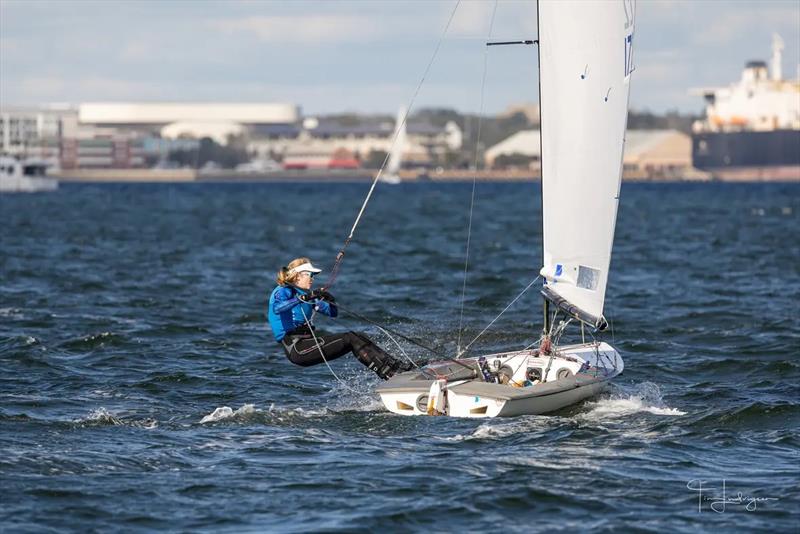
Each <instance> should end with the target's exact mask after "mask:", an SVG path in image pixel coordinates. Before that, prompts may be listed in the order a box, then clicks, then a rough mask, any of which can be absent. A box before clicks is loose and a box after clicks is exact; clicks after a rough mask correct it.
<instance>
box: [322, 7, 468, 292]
mask: <svg viewBox="0 0 800 534" xmlns="http://www.w3.org/2000/svg"><path fill="white" fill-rule="evenodd" d="M460 4H461V0H458V1H457V2H456V5H455V6H453V11H452V12H451V13H450V18H448V19H447V24H446V25H445V27H444V30H443V31H442V34H441V35H440V36H439V42H438V43H436V48H435V49H434V51H433V55H431V59H430V61H428V65H427V67H425V72H424V73H423V74H422V78H421V79H420V81H419V83H418V84H417V88H416V90H415V91H414V95H413V96H412V97H411V101H410V102H409V104H408V106H406V113H405V115H404V116H403V121H402V122H401V123H400V127H399V128H396V131H395V133H394V137H393V138H392V143H391V145H390V147H389V152H387V153H386V157H385V158H383V164H381V168H380V169H379V170H378V174H376V175H375V179H374V180H372V185H371V186H370V188H369V192H368V193H367V197H366V198H365V199H364V203H363V204H361V209H360V210H359V211H358V215H357V216H356V220H355V222H354V223H353V227H352V228H350V234H349V235H348V236H347V239H345V240H344V244H343V245H342V248H341V249H339V253H338V254H336V261H335V262H334V264H333V268H332V269H331V275H330V277H328V280H327V281H326V283H325V289H326V290H327V289H328V288H330V287H331V286H332V285H333V283H334V282H335V281H336V277H337V275H338V274H339V268H340V267H341V264H342V260H343V259H344V252H345V250H346V249H347V247H348V246H350V241H352V239H353V235H355V232H356V227H358V223H359V222H361V216H362V215H364V210H366V209H367V204H368V203H369V201H370V199H371V198H372V192H373V191H375V186H376V185H377V184H378V181H380V178H381V175H382V174H383V169H384V168H385V167H386V164H387V163H388V161H389V154H391V152H392V148H394V145H395V143H396V142H397V137H398V136H399V135H400V131H402V129H403V126H405V124H406V120H407V119H408V116H409V114H410V113H411V109H412V108H413V106H414V101H415V100H416V99H417V95H419V91H420V89H422V85H423V84H424V83H425V79H426V78H427V77H428V73H429V72H430V69H431V66H432V65H433V62H434V60H435V59H436V56H437V55H438V54H439V49H440V48H441V46H442V42H443V41H444V37H445V35H447V30H448V29H449V28H450V23H451V22H453V17H455V15H456V11H457V10H458V6H459V5H460Z"/></svg>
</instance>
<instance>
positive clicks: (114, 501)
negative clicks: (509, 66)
mask: <svg viewBox="0 0 800 534" xmlns="http://www.w3.org/2000/svg"><path fill="white" fill-rule="evenodd" d="M470 187H471V186H470V185H469V184H448V185H435V184H418V185H406V184H404V185H401V186H394V187H384V186H381V187H380V188H379V189H378V190H377V192H376V196H375V198H374V200H373V202H372V203H371V204H370V206H369V209H368V211H367V214H366V216H365V218H364V220H363V222H362V224H361V226H360V227H359V230H358V232H357V234H356V239H355V241H354V242H353V244H352V246H351V247H350V249H349V250H348V254H347V256H346V259H345V263H344V267H343V271H342V274H341V276H340V278H339V281H338V282H337V284H336V285H335V286H334V288H333V289H334V292H335V293H336V295H337V297H338V298H339V300H340V301H341V302H342V304H343V306H345V307H347V308H350V309H353V310H355V311H357V312H359V313H361V314H363V315H366V316H368V317H370V318H372V319H373V320H376V321H379V322H381V323H385V324H388V325H390V326H391V327H393V328H395V329H397V330H401V331H403V332H406V333H410V334H411V335H413V336H416V337H419V338H420V339H424V340H426V341H427V342H429V343H432V344H440V345H445V346H446V347H447V348H448V350H454V349H455V345H456V334H455V332H456V330H457V325H458V310H459V299H460V292H461V272H462V270H463V253H464V242H465V230H466V215H467V206H468V203H469V193H470ZM365 192H366V186H365V185H364V184H361V185H357V184H339V185H332V184H327V185H312V184H305V185H291V186H290V185H277V184H272V185H270V184H252V185H198V184H186V185H80V186H78V185H66V186H63V187H62V189H61V190H59V191H58V192H57V193H54V194H43V195H28V196H25V195H20V196H3V197H0V213H2V220H3V224H2V229H1V230H0V236H2V257H1V261H2V263H0V269H1V270H2V287H1V288H0V361H1V362H2V376H0V487H2V490H0V495H2V503H3V504H2V507H0V521H1V523H0V525H1V526H0V529H2V530H4V531H17V530H29V531H37V532H38V531H43V530H47V529H52V530H62V529H69V530H81V531H83V530H87V529H94V530H124V531H136V530H150V529H158V530H215V531H216V530H227V531H236V532H238V531H242V530H260V531H263V530H279V531H331V530H342V531H354V530H365V531H369V530H378V529H379V528H380V529H385V528H389V529H391V530H423V529H438V530H446V531H453V530H489V529H498V528H502V529H504V530H511V531H531V530H534V531H536V530H552V529H563V530H569V531H583V530H589V529H591V530H596V531H610V530H612V529H623V530H626V531H627V530H638V531H652V532H656V531H663V530H665V529H670V530H674V531H677V532H696V531H698V530H711V529H721V530H723V531H728V530H754V529H767V528H769V529H770V530H771V531H774V532H781V531H783V532H786V531H795V532H796V531H797V527H798V522H799V521H800V489H798V488H799V487H800V484H798V482H799V481H800V467H799V466H800V433H798V428H800V406H799V405H798V403H800V360H798V347H800V305H798V302H800V276H799V275H800V238H798V235H800V234H798V229H800V224H799V223H800V187H798V185H779V184H772V185H746V184H735V185H733V184H732V185H726V184H704V185H700V184H697V185H692V184H689V185H679V184H658V185H631V184H625V185H624V186H623V192H622V203H621V207H620V219H619V224H618V232H617V238H616V248H615V252H614V254H615V255H614V259H613V265H612V267H613V269H612V276H611V281H610V285H609V292H608V306H607V310H608V316H609V318H610V319H611V322H612V323H613V327H614V332H613V335H611V334H609V335H607V336H606V338H607V339H608V340H609V341H613V342H614V344H615V345H616V346H617V348H618V349H619V350H620V352H621V353H622V354H623V356H624V358H625V360H626V370H625V374H624V375H623V376H622V377H620V379H618V380H617V381H616V384H615V386H614V387H613V389H612V390H611V391H609V392H608V393H607V394H605V395H604V396H603V397H601V398H599V399H594V400H591V401H588V402H586V403H584V404H582V405H580V406H576V407H572V408H569V409H566V410H564V411H562V412H560V413H557V414H555V415H553V416H547V417H544V416H540V417H533V416H531V417H518V418H513V419H503V420H483V421H481V420H457V419H449V418H428V417H425V418H404V417H400V416H395V415H390V414H389V413H387V412H386V411H384V410H383V409H382V406H381V404H380V402H379V400H378V399H377V397H376V396H375V395H374V394H372V393H371V390H372V388H374V387H375V386H376V385H377V383H378V381H377V379H376V378H374V377H372V376H370V375H369V374H367V373H365V372H364V371H363V370H362V368H360V366H359V365H358V364H357V362H355V361H346V360H339V361H337V362H336V363H334V364H333V365H334V369H335V370H336V372H337V374H339V375H340V376H342V377H343V378H344V379H345V380H347V382H348V384H349V386H348V388H352V389H355V390H357V391H359V392H361V394H354V393H352V392H351V391H350V389H348V388H345V387H344V386H342V385H340V384H338V383H337V382H336V380H335V379H334V378H333V377H332V376H331V375H330V373H329V371H328V370H327V369H326V368H325V367H324V366H321V367H316V368H308V369H302V368H299V367H295V366H293V365H291V364H290V363H289V362H288V361H287V360H286V359H285V357H284V356H283V354H282V352H281V350H280V348H279V347H278V345H276V344H275V343H274V341H272V340H271V338H270V335H269V332H268V329H267V328H266V326H265V321H264V310H265V301H266V298H267V295H268V291H269V290H270V289H271V288H272V286H273V283H272V278H273V276H274V272H275V271H276V270H277V269H278V268H279V267H280V266H281V265H284V264H285V263H286V262H287V261H288V260H289V259H291V258H292V257H294V256H296V255H309V256H311V257H312V258H314V260H315V261H318V262H320V263H322V264H323V265H326V266H327V267H330V265H331V263H332V259H333V257H334V256H335V254H336V251H337V249H338V247H339V245H340V244H341V242H342V240H343V238H344V237H345V236H346V234H347V232H348V231H349V228H350V225H351V224H352V221H353V218H354V216H355V213H356V210H357V208H358V206H359V205H360V202H361V200H362V198H363V196H364V194H365ZM476 202H477V205H476V212H475V219H474V220H475V230H474V233H473V240H472V243H473V249H472V259H471V265H472V266H471V269H470V275H469V283H468V290H467V302H466V307H465V312H464V314H465V324H466V326H467V333H466V334H465V338H469V339H471V338H472V337H473V336H474V335H475V334H476V333H477V332H479V331H480V330H481V329H482V328H483V327H484V326H485V325H486V324H487V323H488V322H489V321H490V320H491V319H492V318H493V317H494V316H495V314H496V313H497V312H499V310H501V309H502V308H503V307H504V306H505V305H506V304H507V303H508V302H510V301H511V299H512V298H513V297H514V296H515V295H516V294H517V293H518V292H519V291H520V290H521V289H522V288H524V287H525V286H526V285H527V284H528V282H529V281H530V280H531V279H532V278H533V277H534V276H535V266H536V265H539V262H540V248H541V245H540V243H541V242H540V237H539V230H538V228H539V224H540V222H539V221H540V219H539V213H538V206H539V200H538V193H537V185H535V184H532V183H527V184H513V185H512V184H506V185H501V184H495V185H490V184H479V185H478V197H477V201H476ZM323 279H324V278H323ZM540 309H541V304H540V301H539V298H538V297H537V295H536V294H535V292H533V291H531V292H530V293H528V294H526V295H525V296H523V298H522V299H520V301H519V302H518V303H517V304H516V305H515V306H514V307H512V309H511V310H510V311H509V312H508V313H507V314H506V315H504V316H503V317H502V318H501V319H500V321H498V325H499V326H497V327H496V328H493V329H492V330H490V331H489V333H487V334H486V335H485V336H483V337H482V338H481V340H480V341H479V342H478V343H477V346H478V347H479V348H480V349H481V350H495V349H503V348H516V347H521V346H524V345H527V344H528V343H530V342H531V341H532V340H533V339H534V338H535V337H536V334H537V332H538V330H539V329H540V328H541V320H540ZM320 324H322V323H320ZM325 326H327V327H329V328H333V329H335V328H358V329H364V330H366V331H368V332H370V333H371V334H372V335H374V337H375V338H376V339H377V340H378V341H379V342H381V343H382V344H385V345H387V346H391V342H390V341H389V340H388V339H386V338H385V337H384V336H383V335H381V334H380V332H377V331H376V330H375V329H374V328H373V327H370V326H369V325H365V324H363V323H360V322H359V321H356V320H353V319H352V318H350V319H348V318H347V317H342V318H341V319H340V320H338V321H337V322H336V323H333V324H331V323H327V324H326V325H325ZM403 349H404V350H406V351H407V352H408V353H409V354H411V355H413V356H423V353H422V352H420V349H415V347H414V346H409V345H407V344H404V345H403ZM393 350H397V349H394V348H393ZM699 480H702V481H704V482H703V483H704V486H702V490H703V491H697V489H696V488H697V484H698V482H697V481H699ZM723 480H724V481H725V485H726V486H725V487H726V494H725V496H726V498H727V500H728V502H727V503H721V499H722V483H723ZM692 481H695V482H692ZM687 485H693V486H692V487H694V488H695V489H694V490H692V489H690V488H689V487H687ZM739 492H741V493H742V496H741V498H739V497H738V493H739ZM756 498H759V499H761V498H764V499H768V500H755V499H756ZM737 499H739V500H741V501H742V502H741V503H740V502H731V501H736V500H737ZM746 505H749V508H751V509H750V510H748V509H747V507H748V506H746ZM753 505H755V507H754V506H753ZM712 506H714V508H716V509H717V511H715V510H712ZM723 506H724V508H725V509H724V510H721V508H722V507H723Z"/></svg>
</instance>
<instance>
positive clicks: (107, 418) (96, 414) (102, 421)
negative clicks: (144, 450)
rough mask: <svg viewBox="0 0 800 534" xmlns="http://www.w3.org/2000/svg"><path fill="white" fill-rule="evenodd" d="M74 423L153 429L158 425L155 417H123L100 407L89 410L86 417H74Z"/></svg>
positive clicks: (83, 426) (78, 424) (90, 425)
mask: <svg viewBox="0 0 800 534" xmlns="http://www.w3.org/2000/svg"><path fill="white" fill-rule="evenodd" d="M72 423H73V424H74V425H77V426H78V427H80V428H86V427H100V426H132V427H137V428H145V429H148V430H150V429H153V428H156V427H157V426H158V422H157V421H156V420H155V419H123V418H122V417H119V416H117V415H115V414H114V413H112V412H110V411H108V410H106V409H105V408H103V407H100V408H98V409H96V410H93V411H91V412H89V415H87V416H86V417H81V418H78V419H73V421H72Z"/></svg>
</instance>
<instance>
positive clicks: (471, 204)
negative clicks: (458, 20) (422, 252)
mask: <svg viewBox="0 0 800 534" xmlns="http://www.w3.org/2000/svg"><path fill="white" fill-rule="evenodd" d="M496 12H497V0H495V2H494V8H493V9H492V17H491V19H490V20H489V34H488V35H487V36H486V40H487V41H488V40H489V39H491V38H492V28H493V27H494V16H495V13H496ZM488 64H489V47H488V46H487V47H484V49H483V77H482V79H481V99H480V111H479V112H478V134H477V138H476V139H475V160H474V165H473V167H474V169H475V174H474V175H473V177H472V195H471V196H470V200H469V222H468V223H467V250H466V253H465V254H464V282H463V284H462V285H461V313H459V316H458V341H457V342H456V354H460V353H461V334H462V331H461V328H462V326H463V324H464V301H465V299H466V293H467V269H468V267H469V245H470V242H471V240H472V212H473V209H474V207H475V184H476V183H477V182H478V152H479V150H480V145H481V125H482V123H483V95H484V89H485V87H486V71H487V70H488Z"/></svg>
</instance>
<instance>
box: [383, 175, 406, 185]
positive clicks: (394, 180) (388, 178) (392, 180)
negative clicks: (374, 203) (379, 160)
mask: <svg viewBox="0 0 800 534" xmlns="http://www.w3.org/2000/svg"><path fill="white" fill-rule="evenodd" d="M402 181H403V179H402V178H400V177H399V176H398V175H396V174H381V182H383V183H385V184H392V185H395V184H399V183H400V182H402Z"/></svg>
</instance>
